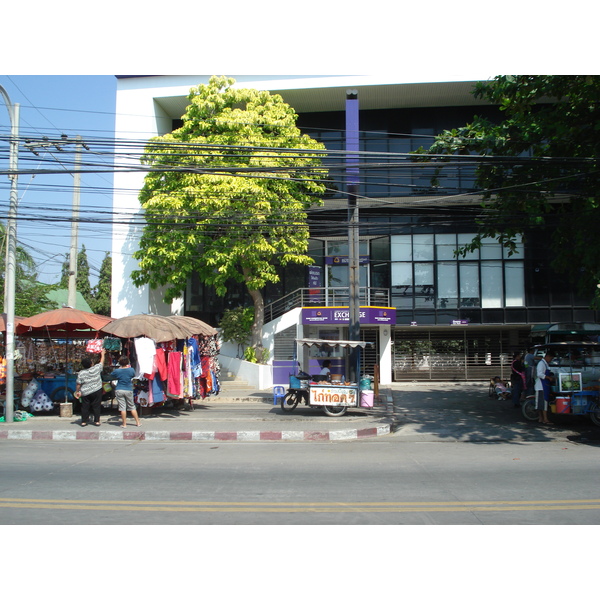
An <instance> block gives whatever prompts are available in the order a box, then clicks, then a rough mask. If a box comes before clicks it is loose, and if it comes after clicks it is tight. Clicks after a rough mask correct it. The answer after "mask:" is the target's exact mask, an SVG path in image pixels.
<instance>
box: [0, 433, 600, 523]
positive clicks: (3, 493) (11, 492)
mask: <svg viewBox="0 0 600 600" xmlns="http://www.w3.org/2000/svg"><path fill="white" fill-rule="evenodd" d="M599 459H600V447H598V446H597V445H583V444H573V443H570V442H569V441H568V440H554V441H548V442H539V443H538V442H533V443H530V442H525V443H455V442H443V441H437V442H423V443H420V442H411V443H407V442H403V441H402V439H401V438H397V437H394V436H386V437H385V438H377V439H374V440H359V441H352V442H337V443H315V442H311V443H289V444H286V443H262V442H258V443H257V442H252V443H220V444H219V443H215V442H214V443H207V442H203V443H191V442H181V443H178V442H175V443H174V442H170V443H160V442H148V441H146V442H143V443H139V442H138V443H136V442H134V443H126V442H119V443H111V442H102V443H98V442H96V443H95V442H89V443H88V442H83V443H82V442H64V443H63V442H50V443H45V442H20V441H11V442H10V443H4V444H3V445H2V463H1V467H0V469H1V478H0V524H3V525H7V524H13V525H15V524H17V525H19V524H40V525H42V524H43V525H46V524H48V525H64V524H140V525H150V524H152V525H158V524H160V525H179V524H195V525H267V524H268V525H296V524H310V525H333V524H336V525H342V524H343V525H406V524H412V525H422V524H434V525H448V524H453V525H469V524H471V525H475V524H488V525H505V524H523V525H524V524H578V525H586V524H599V523H600V483H599V482H600V477H599V475H600V460H599Z"/></svg>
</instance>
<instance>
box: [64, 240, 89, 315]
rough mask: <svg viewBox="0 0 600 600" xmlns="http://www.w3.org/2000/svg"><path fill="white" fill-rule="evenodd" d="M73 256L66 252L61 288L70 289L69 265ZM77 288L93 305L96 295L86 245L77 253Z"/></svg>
mask: <svg viewBox="0 0 600 600" xmlns="http://www.w3.org/2000/svg"><path fill="white" fill-rule="evenodd" d="M70 265H71V258H70V255H69V253H67V254H65V261H64V262H63V265H62V271H61V278H60V284H59V285H60V289H63V290H68V289H69V267H70ZM75 289H76V290H77V291H78V292H79V293H80V294H81V295H82V296H83V297H84V299H85V301H86V302H87V303H88V304H89V305H90V307H92V304H93V302H94V296H93V292H92V286H91V284H90V265H89V262H88V257H87V251H86V249H85V245H82V246H81V250H80V251H79V252H78V253H77V276H76V277H75Z"/></svg>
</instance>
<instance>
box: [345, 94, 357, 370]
mask: <svg viewBox="0 0 600 600" xmlns="http://www.w3.org/2000/svg"><path fill="white" fill-rule="evenodd" d="M358 131H359V129H358V91H357V90H347V91H346V185H347V190H348V269H349V277H348V280H349V284H350V294H349V303H348V312H349V317H350V318H349V335H348V337H349V339H350V340H351V341H360V271H359V269H360V256H359V248H360V246H359V219H358V202H357V196H358V181H359V180H358V151H359V140H358ZM359 356H360V349H359V348H354V349H353V350H352V352H351V354H350V357H351V358H350V377H351V379H350V380H351V381H358V380H359V378H360V373H359V372H358V371H359Z"/></svg>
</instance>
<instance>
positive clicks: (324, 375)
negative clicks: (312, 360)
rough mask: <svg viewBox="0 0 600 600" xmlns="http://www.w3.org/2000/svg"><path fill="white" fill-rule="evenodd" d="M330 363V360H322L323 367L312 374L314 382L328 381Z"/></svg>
mask: <svg viewBox="0 0 600 600" xmlns="http://www.w3.org/2000/svg"><path fill="white" fill-rule="evenodd" d="M330 365H331V361H330V360H324V361H323V367H322V368H321V372H320V373H319V374H318V375H313V377H312V379H313V381H316V382H319V381H329V378H330V376H331V369H330V368H329V366H330Z"/></svg>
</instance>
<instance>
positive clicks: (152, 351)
mask: <svg viewBox="0 0 600 600" xmlns="http://www.w3.org/2000/svg"><path fill="white" fill-rule="evenodd" d="M135 353H136V355H137V365H138V371H137V372H136V375H138V376H139V375H143V374H144V373H149V374H151V373H152V367H153V365H154V356H155V355H156V344H155V343H154V340H152V339H150V338H146V337H140V338H135Z"/></svg>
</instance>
